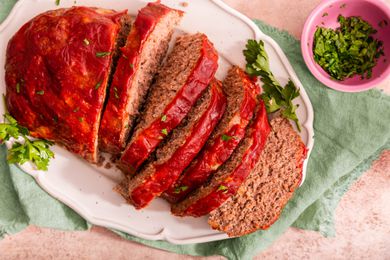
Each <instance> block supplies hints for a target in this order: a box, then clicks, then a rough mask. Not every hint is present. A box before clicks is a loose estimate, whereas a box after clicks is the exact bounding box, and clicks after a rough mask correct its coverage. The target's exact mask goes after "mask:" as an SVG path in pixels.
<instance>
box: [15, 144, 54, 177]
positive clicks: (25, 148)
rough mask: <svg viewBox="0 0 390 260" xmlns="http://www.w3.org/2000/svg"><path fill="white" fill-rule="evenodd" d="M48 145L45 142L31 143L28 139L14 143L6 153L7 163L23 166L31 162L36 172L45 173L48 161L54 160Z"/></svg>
mask: <svg viewBox="0 0 390 260" xmlns="http://www.w3.org/2000/svg"><path fill="white" fill-rule="evenodd" d="M50 145H52V143H51V142H48V141H46V140H34V141H31V140H29V139H28V138H25V140H24V143H20V142H15V143H14V144H13V146H12V148H11V149H10V150H9V151H8V152H9V153H8V162H9V163H19V164H24V163H25V162H27V161H31V162H32V163H34V164H35V165H36V167H37V169H38V170H43V171H47V167H48V165H49V161H50V159H51V158H54V153H53V152H52V151H51V150H50Z"/></svg>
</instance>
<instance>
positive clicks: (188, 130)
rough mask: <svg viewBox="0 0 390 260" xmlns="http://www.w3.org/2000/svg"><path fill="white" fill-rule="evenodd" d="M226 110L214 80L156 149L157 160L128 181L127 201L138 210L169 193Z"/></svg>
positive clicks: (219, 85) (222, 95)
mask: <svg viewBox="0 0 390 260" xmlns="http://www.w3.org/2000/svg"><path fill="white" fill-rule="evenodd" d="M225 108H226V97H225V96H224V94H223V92H222V88H221V83H220V82H219V81H217V80H214V81H213V82H212V83H211V84H210V87H209V88H207V90H206V92H205V93H204V94H203V95H202V97H201V98H200V99H199V100H198V101H197V102H196V105H195V106H194V107H193V108H192V109H191V111H190V112H189V114H188V116H187V117H186V118H185V119H184V120H183V121H182V123H181V124H180V125H179V126H178V127H177V128H176V129H174V130H173V131H172V134H171V136H170V137H169V138H168V139H167V140H166V142H165V143H164V144H162V145H161V146H160V147H159V148H157V150H156V158H155V159H154V160H152V159H150V160H149V162H148V163H146V165H145V166H144V168H143V169H142V170H141V171H140V172H139V173H138V174H137V175H135V176H134V178H133V179H131V180H130V181H129V185H128V201H129V202H130V203H131V204H133V205H134V206H135V207H136V208H137V209H140V208H143V207H145V206H147V205H148V204H149V203H150V202H151V201H152V200H153V199H154V198H155V197H157V196H159V195H160V194H161V193H162V192H164V191H165V190H166V189H168V188H169V187H170V186H171V185H172V184H173V183H174V182H175V181H176V180H177V178H178V177H179V176H180V174H181V173H182V172H183V170H184V169H185V168H186V167H187V166H188V165H189V164H190V162H191V161H192V160H193V159H194V157H195V156H196V155H197V154H198V153H199V151H200V149H201V148H202V147H203V145H204V144H205V143H206V140H207V138H208V137H209V136H210V134H211V132H212V131H213V129H214V127H215V126H216V125H217V123H218V121H219V120H220V119H221V117H222V115H223V113H224V111H225Z"/></svg>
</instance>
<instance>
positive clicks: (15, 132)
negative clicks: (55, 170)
mask: <svg viewBox="0 0 390 260" xmlns="http://www.w3.org/2000/svg"><path fill="white" fill-rule="evenodd" d="M4 119H5V121H8V123H7V122H4V123H1V124H0V140H1V142H4V141H8V140H10V138H11V137H12V138H15V139H16V140H15V142H14V144H13V145H12V147H11V149H8V158H7V159H8V162H9V163H19V164H24V163H25V162H28V161H31V162H32V163H34V164H35V166H36V167H37V169H38V170H44V171H46V170H47V167H48V165H49V161H50V159H51V158H54V153H53V152H52V151H51V150H50V146H51V145H53V143H52V142H49V141H46V140H40V139H36V140H30V139H29V138H28V137H27V136H28V134H29V131H28V129H27V128H25V127H23V126H20V125H19V124H18V123H17V121H16V120H15V118H13V117H12V116H11V115H9V114H5V115H4ZM19 137H22V138H23V141H19V140H18V139H19Z"/></svg>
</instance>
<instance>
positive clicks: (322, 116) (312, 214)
mask: <svg viewBox="0 0 390 260" xmlns="http://www.w3.org/2000/svg"><path fill="white" fill-rule="evenodd" d="M14 2H15V1H14V0H6V1H2V2H0V4H1V5H0V7H1V9H0V21H1V20H2V19H1V18H4V17H5V13H8V10H9V9H10V6H11V5H12V4H13V3H14ZM1 15H3V16H1ZM256 23H257V25H258V26H259V27H260V29H261V30H262V31H263V32H264V33H266V34H268V35H269V36H271V37H272V38H273V39H275V40H276V41H277V42H278V43H279V45H280V46H281V47H282V49H283V50H284V51H285V53H286V54H287V56H288V58H289V60H290V62H291V64H292V65H293V67H294V69H295V71H296V73H297V74H298V77H299V78H300V80H301V82H302V84H303V86H304V87H305V89H306V91H307V92H308V95H309V97H310V100H311V102H312V104H313V107H314V114H315V117H314V119H315V120H314V129H315V145H314V148H313V151H312V154H311V157H310V160H309V164H308V169H307V177H306V180H305V182H304V184H303V185H302V186H301V187H300V188H299V189H298V190H297V192H296V193H295V195H294V198H293V199H292V200H291V201H290V202H289V203H288V205H287V206H286V208H285V209H284V210H283V214H282V216H281V218H280V219H279V220H278V221H277V222H276V223H275V224H274V225H273V226H272V227H271V228H270V229H268V230H265V231H259V232H256V233H253V234H250V235H247V236H244V237H241V238H234V239H228V240H223V241H216V242H210V243H203V244H191V245H173V244H170V243H168V242H165V241H148V240H143V239H139V238H137V237H134V236H131V235H128V234H124V233H122V232H119V231H114V232H116V233H118V234H119V235H121V236H122V237H124V238H126V239H129V240H132V241H136V242H139V243H142V244H145V245H148V246H152V247H156V248H160V249H164V250H169V251H172V252H176V253H180V254H190V255H199V256H208V255H223V256H226V257H227V258H229V259H251V258H252V256H253V255H255V254H257V253H258V252H259V251H261V250H263V249H265V248H266V247H267V246H269V245H270V244H271V243H272V242H273V241H275V240H276V239H277V238H278V237H279V236H280V235H281V234H282V233H283V232H284V231H286V229H287V228H288V227H290V226H291V225H294V226H296V227H299V228H304V229H311V230H319V231H321V232H322V233H323V234H325V235H332V233H333V212H334V209H335V207H336V205H337V203H338V201H339V200H340V197H341V196H342V194H343V193H344V192H345V191H346V190H347V189H348V187H349V185H350V184H351V183H352V182H353V181H354V180H356V179H357V178H358V177H359V176H360V175H361V174H362V172H364V170H366V169H367V168H368V167H369V166H370V165H371V163H372V161H373V160H375V159H376V158H377V157H378V155H379V154H380V153H381V151H383V150H384V149H389V148H390V113H389V111H390V96H386V95H384V94H382V93H381V92H380V91H379V90H370V91H367V92H364V93H355V94H351V93H341V92H337V91H334V90H331V89H329V88H327V87H325V86H324V85H322V84H321V83H320V82H318V81H317V80H316V79H315V78H314V77H313V76H312V75H311V74H310V72H309V71H308V70H307V68H306V66H305V64H304V62H303V60H302V56H301V52H300V48H299V42H298V41H297V40H296V39H294V38H293V37H292V36H290V35H289V34H288V33H286V32H282V31H279V30H277V29H275V28H272V27H270V26H268V25H266V24H264V23H262V22H260V21H256ZM28 225H37V226H42V227H50V228H58V229H63V230H86V229H88V228H89V227H90V224H89V223H87V222H86V221H85V220H84V219H83V218H81V217H80V216H79V215H77V214H76V213H75V212H74V211H73V210H71V209H70V208H68V207H67V206H65V205H64V204H62V203H61V202H59V201H57V200H56V199H54V198H52V197H50V196H49V195H48V194H46V193H45V192H44V191H42V190H41V189H40V188H39V186H38V185H37V184H36V183H35V181H34V179H33V178H32V177H30V176H29V175H27V174H25V173H23V172H22V171H21V170H20V169H19V168H18V167H16V166H15V165H8V164H7V162H6V149H5V147H1V149H0V237H2V236H4V235H5V234H13V233H16V232H18V231H20V230H22V229H23V228H25V227H26V226H28Z"/></svg>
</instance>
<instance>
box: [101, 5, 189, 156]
mask: <svg viewBox="0 0 390 260" xmlns="http://www.w3.org/2000/svg"><path fill="white" fill-rule="evenodd" d="M182 15H183V12H181V11H178V10H174V9H170V8H168V7H166V6H165V5H162V4H161V3H158V2H155V3H148V4H147V6H146V7H144V8H142V9H141V10H140V11H139V13H138V16H137V18H136V20H135V22H134V24H133V26H132V28H131V32H130V34H129V35H128V37H127V43H126V45H125V46H124V47H122V48H121V57H120V58H119V61H118V64H117V67H116V71H115V74H114V77H113V80H112V84H111V88H110V91H109V97H108V101H107V105H106V108H105V111H104V114H103V117H102V122H101V126H100V130H99V140H100V146H99V148H100V150H102V151H105V152H110V153H113V154H118V153H120V152H121V151H122V150H123V149H124V148H125V145H126V141H127V139H128V137H129V133H130V131H131V129H132V128H133V124H134V121H135V118H136V116H137V115H138V113H139V109H140V107H141V105H142V104H143V102H144V99H145V96H146V94H147V91H148V89H149V86H150V84H151V81H152V79H153V76H154V75H155V73H156V71H157V69H158V67H159V66H160V63H161V62H162V60H163V58H164V56H165V53H166V51H167V49H168V44H169V41H170V39H171V36H172V33H173V29H174V27H175V26H176V25H177V24H178V23H179V21H180V19H181V17H182Z"/></svg>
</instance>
